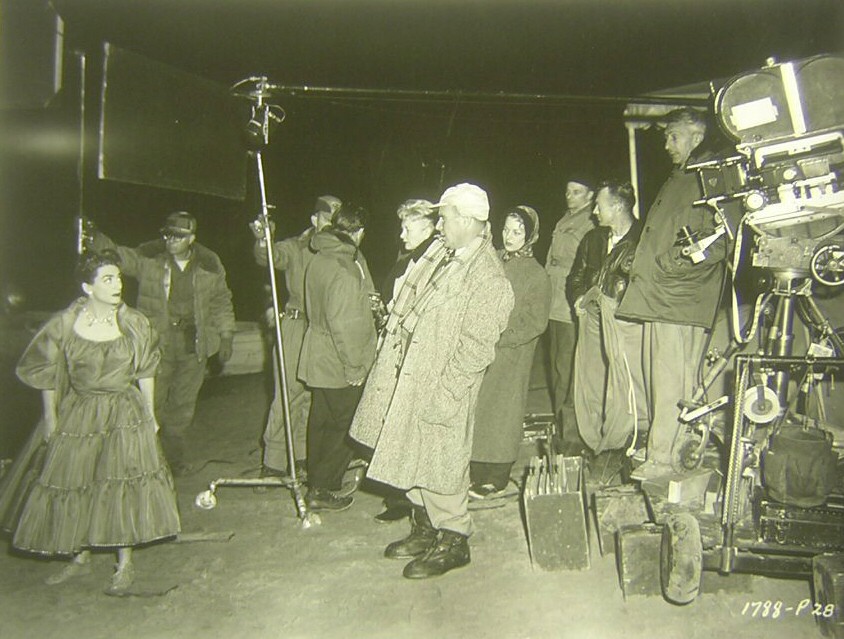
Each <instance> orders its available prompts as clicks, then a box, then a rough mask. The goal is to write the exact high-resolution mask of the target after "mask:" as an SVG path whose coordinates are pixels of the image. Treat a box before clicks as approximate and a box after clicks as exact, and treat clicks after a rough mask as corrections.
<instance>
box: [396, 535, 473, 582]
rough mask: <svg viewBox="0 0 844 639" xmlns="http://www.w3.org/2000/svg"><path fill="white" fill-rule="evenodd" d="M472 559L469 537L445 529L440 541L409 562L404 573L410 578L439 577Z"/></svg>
mask: <svg viewBox="0 0 844 639" xmlns="http://www.w3.org/2000/svg"><path fill="white" fill-rule="evenodd" d="M470 561H471V557H470V555H469V538H468V537H466V535H461V534H460V533H457V532H453V531H451V530H443V531H442V537H440V539H439V541H438V542H437V543H436V544H434V545H433V546H431V547H430V548H429V549H428V551H427V552H426V553H425V554H424V555H422V556H421V557H419V558H418V559H414V560H413V561H411V562H410V563H409V564H407V565H406V566H405V567H404V572H403V573H402V574H404V576H405V577H407V578H408V579H427V578H428V577H439V576H440V575H444V574H445V573H447V572H448V571H449V570H454V569H455V568H460V567H461V566H465V565H467V564H468V563H469V562H470Z"/></svg>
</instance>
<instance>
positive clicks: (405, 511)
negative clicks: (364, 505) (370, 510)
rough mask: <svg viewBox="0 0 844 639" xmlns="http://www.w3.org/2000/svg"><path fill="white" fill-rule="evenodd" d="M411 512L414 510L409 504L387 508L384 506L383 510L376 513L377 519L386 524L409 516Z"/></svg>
mask: <svg viewBox="0 0 844 639" xmlns="http://www.w3.org/2000/svg"><path fill="white" fill-rule="evenodd" d="M411 512H412V510H411V507H410V506H409V505H408V506H404V505H402V506H387V507H386V508H384V511H383V512H380V513H378V514H377V515H375V521H377V522H379V523H382V524H386V523H390V522H393V521H398V520H400V519H404V518H405V517H409V516H410V513H411Z"/></svg>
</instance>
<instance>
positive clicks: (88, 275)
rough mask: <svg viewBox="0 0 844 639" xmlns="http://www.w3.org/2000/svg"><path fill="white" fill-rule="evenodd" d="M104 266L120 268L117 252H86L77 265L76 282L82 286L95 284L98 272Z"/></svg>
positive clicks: (106, 250) (107, 250)
mask: <svg viewBox="0 0 844 639" xmlns="http://www.w3.org/2000/svg"><path fill="white" fill-rule="evenodd" d="M103 266H116V267H117V268H120V256H119V255H118V254H117V252H116V251H113V250H111V249H105V250H102V251H85V252H84V253H83V254H82V255H80V256H79V261H78V262H77V263H76V280H77V281H78V282H79V283H80V284H93V283H94V279H96V277H97V271H99V270H100V268H101V267H103Z"/></svg>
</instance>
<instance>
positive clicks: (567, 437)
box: [548, 320, 580, 444]
mask: <svg viewBox="0 0 844 639" xmlns="http://www.w3.org/2000/svg"><path fill="white" fill-rule="evenodd" d="M576 345H577V328H576V326H575V325H574V324H572V323H570V322H558V321H556V320H551V321H550V322H548V357H549V359H550V364H551V399H552V401H553V404H554V415H555V416H556V418H557V424H558V425H559V426H560V429H561V430H560V433H559V435H560V438H561V439H562V440H563V441H564V442H567V443H571V444H575V443H579V442H580V436H579V435H578V432H577V423H576V421H575V416H574V404H573V402H572V395H571V379H572V370H573V369H574V350H575V346H576Z"/></svg>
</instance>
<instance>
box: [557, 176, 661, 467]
mask: <svg viewBox="0 0 844 639" xmlns="http://www.w3.org/2000/svg"><path fill="white" fill-rule="evenodd" d="M635 203H636V195H635V193H634V192H633V187H632V185H631V184H630V183H629V182H624V183H621V182H610V181H608V182H604V183H603V184H601V185H600V187H599V188H598V193H597V196H596V197H595V217H596V218H597V219H598V224H599V226H598V228H596V229H593V230H591V231H589V232H588V233H587V234H586V235H585V236H584V238H583V241H582V242H581V243H580V246H579V247H578V249H577V255H576V257H575V260H574V264H573V266H572V270H571V274H570V275H569V278H568V283H567V286H566V294H567V295H568V299H569V301H570V302H571V305H572V307H573V308H574V309H575V312H576V313H577V315H578V320H579V325H578V337H577V352H576V355H575V370H574V385H573V395H574V407H575V413H576V414H577V426H578V430H579V432H580V436H581V438H582V439H583V441H584V442H585V443H586V445H587V446H588V447H589V448H590V449H592V451H594V452H595V453H600V452H602V451H603V450H608V449H609V450H611V449H617V448H621V447H623V446H624V445H625V444H626V443H627V440H628V439H629V437H630V435H631V433H633V432H634V431H635V427H636V424H637V422H638V420H639V419H641V420H642V421H646V420H647V407H646V404H645V396H644V383H643V379H642V364H641V361H642V324H641V323H638V322H635V323H634V322H626V321H624V320H621V319H616V317H615V309H616V307H617V305H618V302H619V301H621V299H622V297H623V295H624V291H625V289H626V287H627V283H628V277H629V272H630V265H631V263H632V261H633V254H634V252H635V251H636V244H637V242H638V241H639V233H640V227H639V223H638V222H637V221H636V219H635V218H634V217H633V206H634V205H635ZM631 399H632V400H633V401H631Z"/></svg>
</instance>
